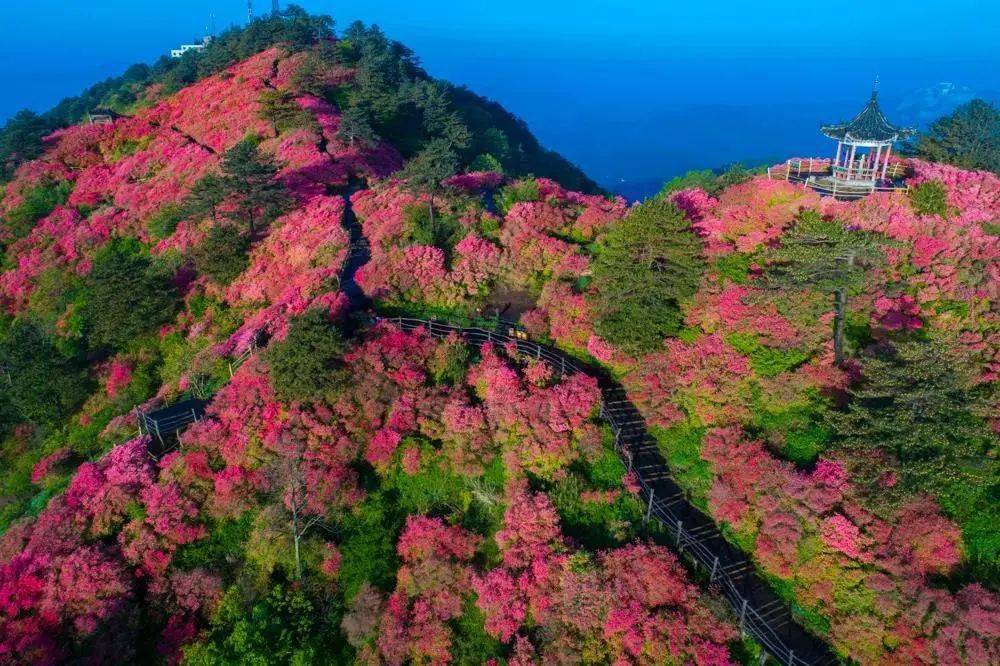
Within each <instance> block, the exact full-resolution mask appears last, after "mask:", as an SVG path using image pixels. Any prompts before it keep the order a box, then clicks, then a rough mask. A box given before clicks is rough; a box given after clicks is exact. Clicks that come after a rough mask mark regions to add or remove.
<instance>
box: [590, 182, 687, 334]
mask: <svg viewBox="0 0 1000 666" xmlns="http://www.w3.org/2000/svg"><path fill="white" fill-rule="evenodd" d="M704 268H705V261H704V258H703V256H702V245H701V241H700V240H699V239H698V237H697V236H695V234H694V232H693V231H692V230H691V228H690V223H689V222H688V221H687V219H686V218H685V217H684V214H683V213H682V212H681V211H680V210H679V209H678V208H677V206H675V205H674V204H673V203H672V202H670V201H667V200H665V199H654V200H650V201H647V202H646V203H644V204H642V205H641V206H638V207H637V208H635V209H633V210H632V212H631V213H629V215H628V217H626V218H625V219H624V220H622V221H621V222H619V223H618V224H617V225H616V226H615V227H613V228H612V229H611V231H610V232H609V233H608V235H607V237H606V238H605V240H604V242H603V244H602V246H601V247H600V248H599V251H598V254H597V259H596V261H595V263H594V284H595V286H596V287H597V295H596V297H595V298H596V306H597V317H598V320H597V332H598V333H599V334H600V335H601V336H602V337H604V338H605V339H607V340H608V341H610V342H614V343H616V344H619V345H621V346H622V347H624V348H625V349H627V350H629V351H630V352H633V353H641V352H645V351H650V350H652V349H655V348H656V347H658V346H659V345H660V344H661V343H662V342H663V338H664V337H666V336H668V335H674V334H676V333H677V331H678V330H679V329H680V324H681V311H680V304H681V302H682V301H684V300H685V299H687V298H690V297H691V296H692V295H693V294H694V293H695V291H697V289H698V283H699V282H700V280H701V274H702V272H703V271H704Z"/></svg>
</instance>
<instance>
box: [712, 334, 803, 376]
mask: <svg viewBox="0 0 1000 666" xmlns="http://www.w3.org/2000/svg"><path fill="white" fill-rule="evenodd" d="M726 343H727V344H729V346H731V347H733V348H734V349H736V351H738V352H740V353H741V354H743V355H744V356H746V357H748V358H749V359H750V365H751V366H752V367H753V369H754V371H755V372H756V373H757V374H758V375H760V376H761V377H776V376H778V375H780V374H781V373H783V372H787V371H789V370H792V369H793V368H795V367H797V366H799V365H801V364H802V363H804V362H805V361H806V360H808V359H809V356H810V355H809V353H808V352H806V351H803V350H801V349H780V348H777V347H767V346H765V345H762V344H761V343H760V338H759V337H758V336H757V335H755V334H753V333H730V334H729V335H727V336H726Z"/></svg>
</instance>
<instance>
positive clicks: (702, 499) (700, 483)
mask: <svg viewBox="0 0 1000 666" xmlns="http://www.w3.org/2000/svg"><path fill="white" fill-rule="evenodd" d="M650 432H651V434H652V435H653V436H654V437H655V438H656V441H657V442H658V443H659V445H660V451H661V452H662V453H663V455H664V457H665V458H666V459H667V464H668V465H669V466H670V470H671V472H672V473H673V476H674V479H675V480H676V481H677V482H678V483H679V484H680V485H681V486H682V487H683V488H684V489H685V490H687V491H688V492H690V493H691V501H692V502H693V503H694V505H695V506H697V507H698V508H699V509H701V510H702V511H706V510H707V509H708V491H709V490H710V489H711V487H712V481H713V476H712V468H711V466H710V465H709V464H708V462H706V461H705V460H702V458H701V443H702V440H703V439H704V438H705V433H706V432H707V428H705V427H704V426H702V425H700V424H697V423H694V422H691V421H687V422H684V423H679V424H677V425H675V426H672V427H670V428H660V427H656V426H653V427H651V428H650Z"/></svg>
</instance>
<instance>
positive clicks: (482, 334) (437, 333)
mask: <svg viewBox="0 0 1000 666" xmlns="http://www.w3.org/2000/svg"><path fill="white" fill-rule="evenodd" d="M381 319H382V320H383V321H388V322H391V323H394V324H396V325H397V326H399V327H400V328H401V329H403V330H406V331H412V330H415V329H418V328H424V329H426V330H427V332H428V333H429V334H430V335H431V336H433V337H436V338H444V337H447V336H448V335H451V334H456V335H459V336H461V337H463V338H465V339H466V340H467V341H469V342H471V343H473V344H475V345H477V346H481V345H483V344H485V343H494V344H501V345H507V344H511V343H513V344H514V345H516V348H517V351H518V352H519V353H522V354H525V355H527V356H534V357H535V358H538V359H544V360H545V361H546V362H547V363H549V364H550V366H551V367H552V369H553V370H556V371H558V372H560V373H561V374H575V373H583V374H587V373H586V371H585V370H584V368H583V367H581V365H580V364H579V363H578V362H576V361H575V360H574V359H572V358H570V357H568V356H567V355H565V354H564V353H562V352H560V351H557V350H554V349H552V348H550V347H547V346H545V345H541V344H539V343H537V342H532V341H530V340H524V339H522V338H513V337H510V336H508V335H505V334H503V333H499V332H496V331H490V330H487V329H482V328H475V327H472V328H465V327H461V326H455V325H452V324H448V323H445V322H441V321H434V320H428V319H417V318H412V317H385V318H381ZM610 392H611V391H610V390H609V391H606V390H605V389H602V400H601V406H600V417H601V419H602V420H603V421H605V422H606V423H607V424H608V425H609V426H610V427H611V430H612V432H613V433H614V437H615V451H616V452H617V453H618V455H619V456H620V457H621V458H622V460H623V461H624V462H625V464H626V466H627V467H628V470H629V472H630V473H633V474H634V476H635V478H636V480H637V481H638V483H639V497H640V499H641V500H642V502H643V505H644V506H645V507H646V516H645V518H646V520H649V519H650V518H651V517H655V518H656V519H657V520H658V521H659V522H660V523H661V524H662V525H663V526H664V527H665V528H666V531H667V534H668V535H669V536H670V538H671V539H672V540H673V542H674V545H675V547H676V548H677V550H678V551H679V552H680V553H681V554H682V555H687V556H688V557H689V558H690V560H691V562H693V563H694V565H695V567H696V568H698V567H701V568H702V569H703V570H704V571H705V573H707V574H708V577H709V583H710V584H711V585H717V586H718V589H719V591H720V592H721V593H722V596H723V597H725V598H726V600H727V601H729V603H730V605H731V606H732V607H733V610H734V611H735V612H736V614H737V616H738V617H739V622H740V629H741V631H743V632H744V633H746V634H747V635H749V636H751V637H753V639H754V640H756V641H757V642H758V643H760V644H761V645H762V646H763V647H764V649H765V651H766V652H767V653H768V654H770V655H771V656H772V657H773V658H774V659H776V660H777V661H779V662H780V663H782V664H786V665H787V666H795V665H796V664H826V663H836V660H835V658H834V657H833V656H832V655H824V656H823V657H822V658H819V659H816V658H812V659H810V658H807V657H805V656H800V655H797V654H795V652H794V651H793V650H792V648H790V647H789V646H788V645H787V644H786V643H785V642H784V640H783V639H782V638H781V636H780V635H779V633H778V630H777V628H776V627H774V626H773V624H772V621H770V620H769V619H768V618H767V614H768V613H771V614H773V613H774V610H775V608H777V607H771V608H768V609H766V610H765V609H764V608H757V607H756V606H755V605H754V603H753V601H752V600H751V599H748V598H747V597H745V596H744V595H743V593H742V592H741V591H740V587H739V584H738V580H737V576H736V575H735V574H736V573H741V572H747V571H750V570H751V569H752V567H753V565H752V563H751V562H750V561H749V560H747V559H745V558H743V559H742V561H737V562H735V563H734V562H730V563H729V564H727V565H725V566H722V565H721V562H722V557H721V554H720V553H718V552H715V551H713V550H712V549H711V548H710V547H709V546H708V545H707V542H708V541H710V540H711V539H713V538H723V537H722V533H721V532H720V531H719V530H718V527H717V526H716V525H715V523H714V522H711V523H710V524H709V525H708V526H701V527H699V528H697V532H695V531H690V530H687V529H685V527H684V524H683V522H682V520H681V518H680V516H679V514H678V513H677V512H675V511H674V510H673V509H672V507H674V506H677V505H678V504H683V503H686V504H690V503H689V502H688V500H687V499H686V497H684V496H683V495H682V496H679V497H666V498H659V499H658V498H656V496H655V491H654V489H653V486H652V484H651V483H650V481H649V480H648V479H647V478H644V476H643V474H642V473H641V472H640V471H639V470H637V469H635V468H634V467H633V464H632V463H633V458H634V451H633V449H634V446H630V444H631V445H634V444H635V443H636V442H635V441H631V442H628V441H626V440H629V439H632V435H628V436H624V435H623V433H625V432H626V430H632V431H634V432H641V433H643V437H641V438H640V439H641V441H643V442H650V441H655V440H652V437H651V436H649V435H648V433H646V432H645V426H642V425H639V426H636V425H635V424H634V423H631V422H626V421H624V420H623V418H622V417H623V414H622V409H621V407H617V406H615V404H620V403H622V402H623V401H622V400H614V401H609V400H608V396H607V394H606V393H610ZM626 402H627V401H626ZM743 579H744V581H745V580H746V577H745V576H744V577H743ZM772 603H773V602H772ZM780 603H781V604H784V602H783V601H781V602H780ZM784 609H785V610H788V609H787V605H786V606H784ZM790 617H791V614H790V611H789V618H790Z"/></svg>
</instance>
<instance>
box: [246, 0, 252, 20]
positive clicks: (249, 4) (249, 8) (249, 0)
mask: <svg viewBox="0 0 1000 666" xmlns="http://www.w3.org/2000/svg"><path fill="white" fill-rule="evenodd" d="M250 21H253V0H247V22H250Z"/></svg>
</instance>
